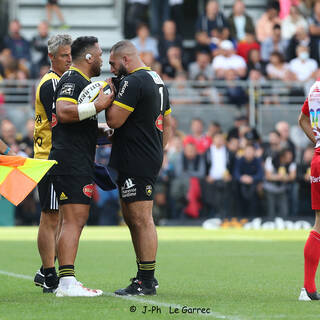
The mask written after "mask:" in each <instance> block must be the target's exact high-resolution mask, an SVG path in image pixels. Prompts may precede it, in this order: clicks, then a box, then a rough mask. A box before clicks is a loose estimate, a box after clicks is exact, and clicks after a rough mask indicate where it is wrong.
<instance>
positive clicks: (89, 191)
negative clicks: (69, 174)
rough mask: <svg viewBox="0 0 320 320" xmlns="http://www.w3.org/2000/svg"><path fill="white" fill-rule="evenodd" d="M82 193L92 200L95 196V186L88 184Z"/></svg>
mask: <svg viewBox="0 0 320 320" xmlns="http://www.w3.org/2000/svg"><path fill="white" fill-rule="evenodd" d="M82 192H83V193H84V195H85V196H87V197H88V198H92V194H93V184H87V185H86V186H84V187H83V189H82Z"/></svg>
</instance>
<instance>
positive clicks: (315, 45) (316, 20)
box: [308, 1, 320, 63]
mask: <svg viewBox="0 0 320 320" xmlns="http://www.w3.org/2000/svg"><path fill="white" fill-rule="evenodd" d="M308 24H309V34H310V37H311V44H310V51H311V52H312V53H314V56H312V58H314V59H316V60H317V62H318V63H319V62H320V54H319V44H320V1H317V2H316V3H315V5H314V8H313V14H312V16H311V17H309V19H308Z"/></svg>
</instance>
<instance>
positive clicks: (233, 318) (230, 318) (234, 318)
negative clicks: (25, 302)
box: [0, 270, 243, 320]
mask: <svg viewBox="0 0 320 320" xmlns="http://www.w3.org/2000/svg"><path fill="white" fill-rule="evenodd" d="M0 274H2V275H5V276H9V277H13V278H19V279H25V280H33V277H31V276H27V275H24V274H18V273H13V272H7V271H4V270H0ZM103 294H104V295H105V296H108V297H113V298H118V299H122V300H128V301H134V302H137V303H144V304H150V305H155V306H162V307H166V308H169V307H172V308H178V310H179V311H180V313H181V310H182V307H183V305H180V304H173V303H167V302H161V301H156V300H150V299H144V298H141V297H133V296H118V295H115V294H114V293H112V292H105V291H104V292H103ZM184 306H186V307H187V308H193V307H190V306H188V305H184ZM210 309H211V308H210ZM186 314H187V315H197V316H205V317H215V318H216V319H226V320H243V319H241V318H240V317H238V316H228V315H223V314H221V313H219V312H213V311H210V313H206V314H203V313H194V314H193V313H186Z"/></svg>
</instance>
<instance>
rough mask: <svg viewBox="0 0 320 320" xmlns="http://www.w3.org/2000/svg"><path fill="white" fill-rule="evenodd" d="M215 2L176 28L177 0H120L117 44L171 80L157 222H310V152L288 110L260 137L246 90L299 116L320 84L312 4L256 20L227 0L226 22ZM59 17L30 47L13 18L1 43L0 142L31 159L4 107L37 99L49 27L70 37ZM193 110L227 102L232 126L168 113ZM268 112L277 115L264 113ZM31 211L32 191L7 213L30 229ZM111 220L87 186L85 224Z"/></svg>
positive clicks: (29, 126)
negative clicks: (129, 45)
mask: <svg viewBox="0 0 320 320" xmlns="http://www.w3.org/2000/svg"><path fill="white" fill-rule="evenodd" d="M187 2H188V1H187ZM221 2H223V1H220V4H219V1H215V0H209V1H204V2H203V4H204V5H203V10H202V11H201V12H199V13H198V14H197V16H196V17H195V19H194V21H193V22H194V23H192V25H191V24H190V23H188V24H186V21H185V10H186V8H188V6H187V7H186V1H184V0H161V1H160V0H152V1H148V0H127V1H126V2H125V7H124V10H123V16H124V19H123V21H124V24H123V34H124V37H125V38H128V39H131V40H132V42H133V43H134V44H135V45H136V47H137V49H138V51H139V52H140V54H141V58H142V60H143V61H144V62H145V64H146V65H148V66H150V67H151V68H152V69H153V70H155V71H157V72H158V73H159V74H160V75H161V76H162V77H163V79H164V80H165V81H166V83H167V84H168V87H169V91H170V94H171V104H172V108H173V115H174V119H173V126H174V132H173V136H172V138H171V140H170V142H169V145H168V147H167V148H166V150H165V156H164V162H163V166H162V169H161V172H160V175H159V179H158V181H157V184H156V188H155V198H154V202H155V208H154V217H155V220H156V222H157V223H165V221H170V220H172V221H173V220H175V221H177V220H179V221H192V222H194V221H200V220H203V219H206V218H211V217H219V218H222V219H230V218H232V217H236V218H237V219H239V220H240V219H242V218H248V219H251V218H253V217H256V216H261V217H265V218H266V219H268V220H273V219H274V218H275V217H276V216H280V217H283V218H286V219H291V218H295V217H299V216H311V215H312V211H311V208H310V183H309V181H310V162H311V159H312V156H313V152H314V151H313V148H312V146H310V145H309V144H308V142H307V141H306V140H305V139H303V138H301V132H300V131H297V128H296V127H295V125H296V123H294V124H293V123H292V121H289V120H288V119H287V118H288V117H289V115H288V116H287V115H286V114H285V116H284V117H283V118H282V117H278V118H277V121H276V122H275V123H274V125H272V126H269V127H268V130H264V132H259V128H258V127H257V126H255V123H256V119H257V116H258V115H257V112H256V111H254V112H253V113H252V111H250V92H249V89H248V88H249V87H248V86H249V85H248V83H250V84H252V83H253V84H254V87H253V88H254V89H253V91H252V92H251V96H253V99H251V103H253V105H254V104H255V103H257V101H258V99H261V97H262V94H261V92H262V90H267V91H268V92H269V94H268V95H265V96H264V98H263V101H262V103H263V105H267V106H268V105H269V106H270V105H271V106H277V105H278V104H279V103H280V102H281V101H282V100H281V99H282V98H283V96H282V94H281V90H280V89H279V88H280V87H281V88H285V89H286V96H287V97H288V99H289V100H290V99H291V100H290V101H293V103H296V104H298V108H295V109H292V111H291V112H290V110H289V111H288V110H287V113H288V114H289V113H290V114H291V117H293V119H296V120H297V118H298V114H299V111H298V110H299V108H301V106H302V102H303V100H304V98H305V94H306V90H307V88H308V84H310V83H311V84H312V82H313V81H314V80H315V79H317V78H318V77H319V76H320V69H319V63H320V1H317V0H314V1H313V0H304V1H303V0H279V1H266V6H265V11H264V12H263V14H262V15H261V16H260V18H259V19H258V20H255V19H253V18H252V17H251V16H250V14H249V13H248V12H247V10H246V1H243V0H235V1H234V2H233V6H232V10H231V13H230V14H228V15H226V14H225V13H224V12H223V10H221V7H220V5H221ZM59 3H61V4H62V3H63V0H61V1H60V2H59ZM60 14H61V16H59V21H60V24H59V26H53V25H52V24H51V17H50V16H48V18H47V19H46V20H43V21H41V22H39V24H38V29H37V30H38V31H37V33H36V34H34V36H33V37H32V38H28V39H27V38H25V37H24V36H23V28H22V27H21V24H20V22H19V20H11V21H9V23H8V26H7V32H5V33H4V34H3V36H2V39H0V40H1V42H0V137H1V139H3V140H4V141H5V142H6V143H7V144H8V145H9V146H11V148H13V149H14V150H15V151H16V152H17V153H20V154H22V155H26V156H30V157H32V155H33V128H34V120H33V119H32V118H31V117H32V114H31V115H30V113H26V114H24V116H23V117H22V118H21V116H20V113H19V112H15V110H13V109H12V110H10V104H12V105H17V104H22V103H25V102H30V99H34V88H35V87H36V85H37V79H40V78H41V77H42V76H43V75H44V74H45V73H46V72H47V71H48V70H49V68H50V65H49V61H48V57H47V40H48V38H49V37H50V34H51V31H52V30H53V28H60V29H59V30H62V29H65V30H62V31H61V32H64V33H67V32H68V30H67V29H68V26H67V25H66V22H65V21H64V17H63V11H62V12H61V11H60ZM190 35H191V37H190ZM190 38H191V39H190ZM190 40H191V42H190ZM188 41H189V42H188ZM190 43H191V45H190ZM105 60H107V59H105ZM30 83H31V85H30ZM279 83H281V85H279ZM222 89H223V94H221V90H222ZM30 90H31V91H30ZM30 97H31V98H30ZM297 97H298V99H296V98H297ZM199 104H202V105H207V106H209V107H210V106H211V105H213V106H217V107H218V108H220V109H221V108H224V107H225V108H227V107H226V106H227V105H228V106H229V105H231V106H233V107H234V110H236V111H235V112H233V113H232V114H231V116H232V119H231V120H229V122H228V124H229V125H225V121H224V118H225V117H228V118H230V113H229V112H227V109H225V110H226V113H225V114H224V116H222V117H220V118H217V119H213V121H211V119H212V117H210V116H209V117H208V115H207V114H206V113H203V112H199V114H197V116H194V114H193V113H190V116H189V119H188V121H187V122H186V121H185V120H184V125H183V126H181V125H180V118H179V116H178V115H176V114H175V108H176V109H177V110H178V108H179V107H180V106H184V107H185V106H188V108H190V110H191V109H192V110H194V108H195V106H197V105H199ZM224 105H226V106H224ZM8 106H9V108H8ZM222 110H223V109H222ZM277 112H278V111H277V109H276V107H275V109H274V110H273V113H275V114H277ZM227 113H228V114H227ZM18 118H19V119H18ZM208 119H209V120H210V121H208ZM110 148H111V147H110V146H102V147H99V148H98V149H97V162H99V163H101V164H104V165H107V163H108V159H109V155H110V150H111V149H110ZM39 214H40V208H39V203H38V199H37V192H33V193H32V194H31V195H30V196H29V197H28V198H27V199H26V200H25V201H24V202H23V203H22V204H21V205H20V206H19V207H17V208H16V211H15V221H16V224H23V225H24V224H36V223H37V222H38V219H39ZM119 223H121V214H120V208H119V202H118V193H117V191H111V192H104V191H102V190H100V189H99V188H98V187H96V188H95V192H94V204H93V206H92V213H91V216H90V220H89V224H98V225H105V224H119Z"/></svg>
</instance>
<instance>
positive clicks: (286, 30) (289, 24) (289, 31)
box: [281, 6, 308, 40]
mask: <svg viewBox="0 0 320 320" xmlns="http://www.w3.org/2000/svg"><path fill="white" fill-rule="evenodd" d="M299 27H300V28H303V29H304V30H308V23H307V21H306V19H305V18H304V17H303V16H302V15H301V14H300V11H299V8H298V7H297V6H291V8H290V14H289V15H288V16H287V17H286V18H285V19H284V20H283V21H282V24H281V34H282V39H284V40H290V39H291V38H292V37H293V36H294V35H295V34H296V32H297V29H298V28H299Z"/></svg>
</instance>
